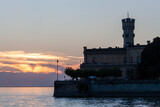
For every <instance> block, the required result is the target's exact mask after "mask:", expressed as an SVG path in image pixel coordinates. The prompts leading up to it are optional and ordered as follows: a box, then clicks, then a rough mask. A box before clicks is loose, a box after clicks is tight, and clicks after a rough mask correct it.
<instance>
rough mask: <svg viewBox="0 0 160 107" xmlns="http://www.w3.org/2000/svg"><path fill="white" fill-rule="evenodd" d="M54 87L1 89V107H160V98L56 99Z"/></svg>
mask: <svg viewBox="0 0 160 107" xmlns="http://www.w3.org/2000/svg"><path fill="white" fill-rule="evenodd" d="M53 90H54V88H53V87H1V88H0V107H160V98H157V97H155V98H153V97H148V98H146V97H145V98H141V97H136V98H127V97H118V98H117V97H116V98H54V97H52V96H53Z"/></svg>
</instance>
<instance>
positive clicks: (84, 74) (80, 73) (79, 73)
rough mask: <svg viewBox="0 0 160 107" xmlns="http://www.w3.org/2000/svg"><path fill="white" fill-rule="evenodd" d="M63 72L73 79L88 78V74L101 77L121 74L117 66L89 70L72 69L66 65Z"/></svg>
mask: <svg viewBox="0 0 160 107" xmlns="http://www.w3.org/2000/svg"><path fill="white" fill-rule="evenodd" d="M65 74H66V75H68V76H70V77H71V78H72V79H73V80H74V79H75V78H76V79H77V78H78V77H79V78H88V77H90V76H95V77H101V78H102V79H103V78H104V77H110V76H113V77H120V76H122V71H121V70H120V69H119V68H113V69H107V68H105V69H99V70H90V69H84V70H82V69H76V70H74V69H72V68H71V67H67V68H66V69H65Z"/></svg>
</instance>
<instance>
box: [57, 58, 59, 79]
mask: <svg viewBox="0 0 160 107" xmlns="http://www.w3.org/2000/svg"><path fill="white" fill-rule="evenodd" d="M58 62H59V61H58V60H57V81H58Z"/></svg>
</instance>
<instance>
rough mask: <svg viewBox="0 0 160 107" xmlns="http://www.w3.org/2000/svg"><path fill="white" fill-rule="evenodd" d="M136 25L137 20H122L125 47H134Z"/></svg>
mask: <svg viewBox="0 0 160 107" xmlns="http://www.w3.org/2000/svg"><path fill="white" fill-rule="evenodd" d="M134 23H135V19H131V18H129V15H128V18H126V19H122V29H123V39H124V44H123V47H124V48H125V47H128V46H134V36H135V34H134Z"/></svg>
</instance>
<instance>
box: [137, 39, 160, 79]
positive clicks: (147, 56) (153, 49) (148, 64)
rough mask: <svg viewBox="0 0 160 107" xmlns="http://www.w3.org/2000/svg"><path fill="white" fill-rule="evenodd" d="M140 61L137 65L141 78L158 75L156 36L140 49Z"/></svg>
mask: <svg viewBox="0 0 160 107" xmlns="http://www.w3.org/2000/svg"><path fill="white" fill-rule="evenodd" d="M141 55H142V57H141V63H140V64H139V66H138V69H139V72H140V77H141V79H156V78H159V77H160V38H159V37H156V38H154V39H153V42H152V43H150V44H148V45H147V46H146V47H145V48H144V50H143V51H142V54H141Z"/></svg>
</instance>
